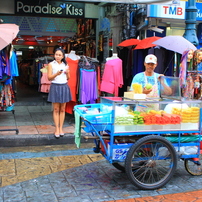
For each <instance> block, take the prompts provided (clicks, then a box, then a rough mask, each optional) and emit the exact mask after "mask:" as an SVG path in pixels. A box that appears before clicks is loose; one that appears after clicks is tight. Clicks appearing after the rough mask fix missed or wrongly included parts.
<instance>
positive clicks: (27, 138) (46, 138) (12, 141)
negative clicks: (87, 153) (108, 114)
mask: <svg viewBox="0 0 202 202" xmlns="http://www.w3.org/2000/svg"><path fill="white" fill-rule="evenodd" d="M92 142H93V140H92V139H89V140H87V141H86V140H85V139H84V138H83V137H82V136H81V143H92ZM62 144H75V137H74V135H72V134H67V135H65V136H63V137H61V138H59V139H56V138H55V137H54V136H53V135H52V134H42V135H40V134H36V135H1V136H0V147H21V146H42V145H62Z"/></svg>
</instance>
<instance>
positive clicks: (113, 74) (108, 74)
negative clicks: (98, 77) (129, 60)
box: [100, 58, 123, 97]
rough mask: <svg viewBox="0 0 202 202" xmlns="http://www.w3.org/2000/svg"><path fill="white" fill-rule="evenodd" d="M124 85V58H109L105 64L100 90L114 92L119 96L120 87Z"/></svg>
mask: <svg viewBox="0 0 202 202" xmlns="http://www.w3.org/2000/svg"><path fill="white" fill-rule="evenodd" d="M122 85H123V73H122V60H121V59H120V58H116V59H113V60H108V61H107V62H106V64H105V68H104V73H103V77H102V81H101V85H100V91H103V92H107V93H111V94H114V95H115V96H116V97H117V96H118V93H119V88H121V87H122Z"/></svg>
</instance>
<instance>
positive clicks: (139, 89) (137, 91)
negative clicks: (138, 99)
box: [132, 83, 143, 94]
mask: <svg viewBox="0 0 202 202" xmlns="http://www.w3.org/2000/svg"><path fill="white" fill-rule="evenodd" d="M132 87H133V92H134V93H135V94H142V90H143V89H142V85H141V84H139V83H133V84H132Z"/></svg>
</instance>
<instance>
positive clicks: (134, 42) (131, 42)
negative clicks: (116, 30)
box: [118, 39, 141, 47]
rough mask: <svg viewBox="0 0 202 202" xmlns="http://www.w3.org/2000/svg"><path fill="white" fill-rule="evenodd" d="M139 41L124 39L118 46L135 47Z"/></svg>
mask: <svg viewBox="0 0 202 202" xmlns="http://www.w3.org/2000/svg"><path fill="white" fill-rule="evenodd" d="M140 41H141V40H139V39H126V40H125V41H122V42H121V43H120V44H118V46H122V47H128V46H135V45H137V44H138V43H139V42H140Z"/></svg>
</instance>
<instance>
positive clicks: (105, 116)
mask: <svg viewBox="0 0 202 202" xmlns="http://www.w3.org/2000/svg"><path fill="white" fill-rule="evenodd" d="M110 107H111V105H108V104H86V105H76V106H74V110H75V111H77V112H78V113H79V114H80V116H81V117H82V118H83V121H84V123H85V126H86V127H85V128H83V129H84V130H85V132H88V133H89V132H95V131H94V129H93V127H94V128H95V129H96V131H104V130H111V125H112V110H111V108H110ZM92 125H93V127H92Z"/></svg>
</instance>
